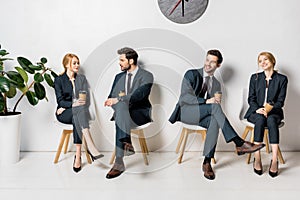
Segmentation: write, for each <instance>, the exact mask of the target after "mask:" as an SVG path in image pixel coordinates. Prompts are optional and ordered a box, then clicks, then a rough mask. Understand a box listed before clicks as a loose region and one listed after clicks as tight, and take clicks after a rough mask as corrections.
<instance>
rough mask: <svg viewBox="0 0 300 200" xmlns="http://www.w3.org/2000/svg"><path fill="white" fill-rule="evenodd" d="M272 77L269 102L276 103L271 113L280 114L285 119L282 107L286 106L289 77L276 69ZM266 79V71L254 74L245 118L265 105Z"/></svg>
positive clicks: (268, 96) (268, 95)
mask: <svg viewBox="0 0 300 200" xmlns="http://www.w3.org/2000/svg"><path fill="white" fill-rule="evenodd" d="M271 78H272V79H271V80H270V81H269V88H268V94H267V102H268V103H269V102H272V103H273V104H274V107H273V109H272V110H271V113H276V114H279V116H280V117H281V118H282V119H283V117H284V116H283V110H282V107H283V106H284V101H285V97H286V91H287V83H288V79H287V77H286V76H285V75H282V74H280V73H278V72H276V71H274V73H273V75H272V77H271ZM265 79H266V76H265V73H264V72H260V73H257V74H252V76H251V79H250V84H249V94H248V103H249V106H250V107H249V109H248V110H247V112H246V114H245V118H248V117H249V116H250V115H251V114H252V113H255V112H256V110H257V109H259V108H262V107H263V106H264V102H265V92H266V80H265ZM271 113H270V114H271Z"/></svg>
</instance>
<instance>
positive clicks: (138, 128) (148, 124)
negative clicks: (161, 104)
mask: <svg viewBox="0 0 300 200" xmlns="http://www.w3.org/2000/svg"><path fill="white" fill-rule="evenodd" d="M150 124H151V122H149V123H147V124H144V125H141V126H137V127H134V128H132V129H131V130H141V129H144V128H147V127H148V126H150Z"/></svg>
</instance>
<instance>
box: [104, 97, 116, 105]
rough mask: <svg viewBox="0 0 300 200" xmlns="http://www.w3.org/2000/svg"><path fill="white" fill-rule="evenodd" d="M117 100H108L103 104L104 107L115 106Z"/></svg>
mask: <svg viewBox="0 0 300 200" xmlns="http://www.w3.org/2000/svg"><path fill="white" fill-rule="evenodd" d="M118 102H119V100H118V99H117V98H109V99H107V100H106V101H105V102H104V106H113V105H115V104H117V103H118Z"/></svg>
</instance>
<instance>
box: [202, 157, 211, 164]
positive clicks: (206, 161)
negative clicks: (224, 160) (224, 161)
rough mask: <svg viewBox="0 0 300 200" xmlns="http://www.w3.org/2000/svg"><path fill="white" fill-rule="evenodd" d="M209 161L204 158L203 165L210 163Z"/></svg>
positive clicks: (209, 159)
mask: <svg viewBox="0 0 300 200" xmlns="http://www.w3.org/2000/svg"><path fill="white" fill-rule="evenodd" d="M210 161H211V158H208V157H205V158H204V161H203V164H206V163H210Z"/></svg>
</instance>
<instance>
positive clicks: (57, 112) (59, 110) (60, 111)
mask: <svg viewBox="0 0 300 200" xmlns="http://www.w3.org/2000/svg"><path fill="white" fill-rule="evenodd" d="M65 110H66V109H65V108H59V109H57V111H56V114H57V115H60V114H61V113H63V112H64V111H65Z"/></svg>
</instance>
